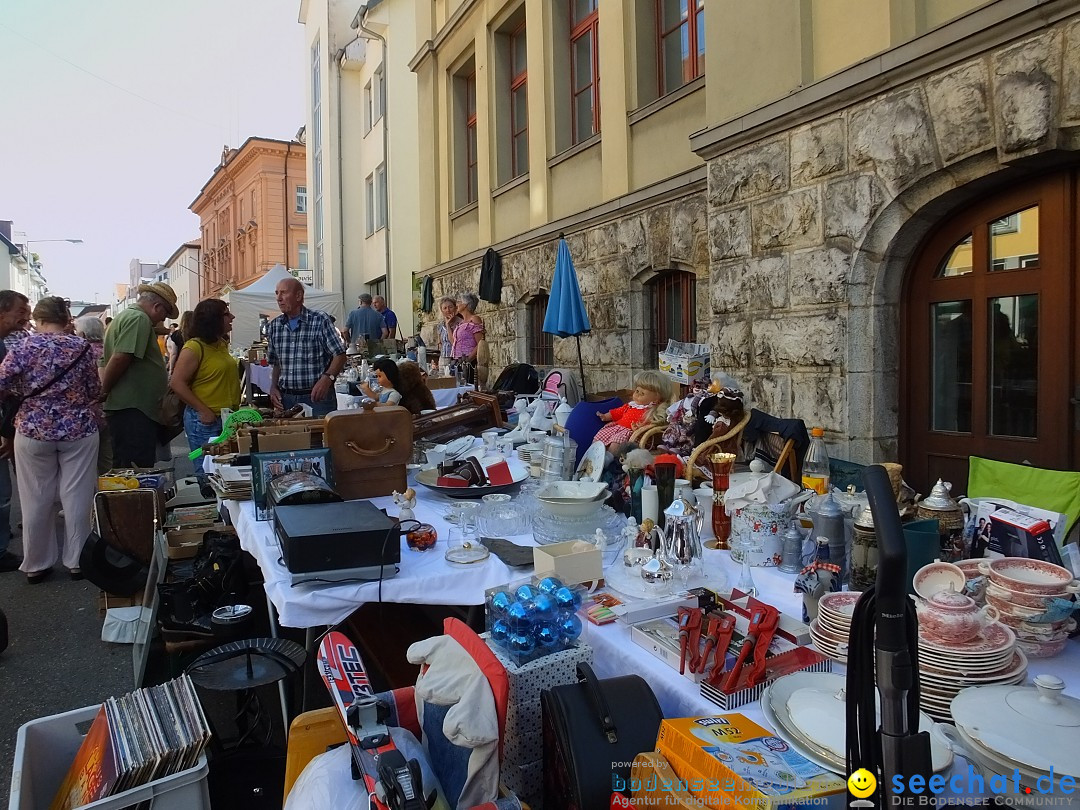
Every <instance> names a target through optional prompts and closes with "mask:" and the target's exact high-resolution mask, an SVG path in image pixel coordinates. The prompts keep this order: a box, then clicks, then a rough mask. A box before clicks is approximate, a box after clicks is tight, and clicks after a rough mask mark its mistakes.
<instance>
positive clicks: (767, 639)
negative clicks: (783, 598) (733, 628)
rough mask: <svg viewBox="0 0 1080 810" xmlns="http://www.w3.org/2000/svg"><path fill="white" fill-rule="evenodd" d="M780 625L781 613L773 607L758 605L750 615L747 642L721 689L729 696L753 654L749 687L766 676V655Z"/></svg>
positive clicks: (748, 679)
mask: <svg viewBox="0 0 1080 810" xmlns="http://www.w3.org/2000/svg"><path fill="white" fill-rule="evenodd" d="M779 623H780V613H779V611H777V609H776V608H774V607H773V606H772V605H766V604H762V603H760V602H759V603H757V604H756V605H754V608H753V612H752V613H751V614H750V626H749V627H748V628H747V629H746V640H745V641H744V642H743V645H742V647H740V648H739V657H738V658H737V659H736V661H735V666H733V667H732V668H731V672H729V673H728V674H727V677H726V678H725V679H724V683H723V684H722V685H721V687H720V688H721V689H722V690H723V691H724V692H727V693H728V694H731V693H732V692H734V691H735V685H736V684H737V683H738V682H739V678H740V676H741V675H742V668H743V666H745V664H746V661H747V659H748V658H749V657H750V655H751V653H753V656H754V658H753V662H752V663H751V664H750V674H749V675H748V676H747V678H746V685H747V686H755V685H757V683H758V681H760V680H761V679H762V678H763V677H764V676H765V655H766V653H767V652H768V651H769V645H770V644H771V643H772V638H773V634H774V633H775V632H776V626H777V625H778V624H779Z"/></svg>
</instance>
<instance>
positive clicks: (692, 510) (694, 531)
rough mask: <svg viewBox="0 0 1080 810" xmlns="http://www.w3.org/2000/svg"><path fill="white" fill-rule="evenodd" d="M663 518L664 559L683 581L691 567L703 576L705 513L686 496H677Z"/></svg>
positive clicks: (687, 577)
mask: <svg viewBox="0 0 1080 810" xmlns="http://www.w3.org/2000/svg"><path fill="white" fill-rule="evenodd" d="M664 518H665V521H664V528H663V530H662V532H663V534H662V538H663V544H664V545H663V555H664V559H665V560H667V562H668V563H669V564H670V565H671V567H672V568H674V569H675V570H676V571H677V572H679V574H680V576H681V577H682V579H683V582H684V584H685V583H686V582H687V581H688V580H689V577H690V572H691V571H692V570H697V572H698V573H699V574H701V575H704V566H703V564H702V557H703V555H702V546H701V525H702V522H703V520H704V512H702V511H700V510H699V509H698V508H697V507H696V506H694V505H693V504H692V503H690V502H689V501H687V500H685V499H683V498H675V500H673V501H672V502H671V504H670V505H669V506H668V507H667V509H665V510H664Z"/></svg>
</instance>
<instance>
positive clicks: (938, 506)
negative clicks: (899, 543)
mask: <svg viewBox="0 0 1080 810" xmlns="http://www.w3.org/2000/svg"><path fill="white" fill-rule="evenodd" d="M951 490H952V484H950V483H949V482H947V481H942V480H941V479H940V478H939V479H938V482H937V483H936V484H934V488H933V489H932V490H930V494H929V495H927V496H926V497H925V498H923V499H922V500H921V501H919V502H918V503H917V504H916V505H915V518H916V519H917V520H936V521H937V522H938V536H939V537H940V539H941V560H942V561H944V562H956V561H957V560H962V559H963V558H964V556H965V554H964V510H963V509H961V508H960V504H958V503H957V502H956V500H955V499H954V498H953V497H952V495H951V494H950V491H951Z"/></svg>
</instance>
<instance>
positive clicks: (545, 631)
mask: <svg viewBox="0 0 1080 810" xmlns="http://www.w3.org/2000/svg"><path fill="white" fill-rule="evenodd" d="M533 637H534V638H535V639H536V643H537V644H539V645H540V646H541V647H547V648H549V649H550V648H551V647H556V646H558V645H559V644H561V643H562V632H561V631H560V630H559V628H558V626H556V625H555V624H554V623H553V622H540V623H539V624H538V625H536V627H535V628H534V629H533Z"/></svg>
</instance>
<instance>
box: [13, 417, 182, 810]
mask: <svg viewBox="0 0 1080 810" xmlns="http://www.w3.org/2000/svg"><path fill="white" fill-rule="evenodd" d="M187 450H188V448H187V443H186V439H185V438H184V436H183V435H181V436H180V437H179V439H178V441H176V442H174V443H173V446H172V452H173V460H174V463H175V464H176V471H177V473H178V474H180V475H185V474H190V471H191V462H189V461H188V460H187ZM16 501H17V498H16ZM19 519H20V517H19V508H18V504H17V502H13V509H12V523H13V524H18V522H19ZM21 541H22V538H21V536H16V537H15V538H14V539H13V540H12V550H13V551H15V552H16V553H20V554H21V553H22V551H21ZM98 593H99V591H98V588H97V587H96V586H94V585H92V584H91V583H90V582H88V581H86V580H82V581H80V582H73V581H72V580H71V579H69V578H68V575H67V572H66V571H64V570H63V569H59V570H57V572H56V574H54V576H53V577H52V578H51V579H49V580H48V581H47V582H44V583H42V584H40V585H35V586H30V585H27V583H26V577H25V576H24V575H22V574H20V573H17V572H15V573H7V574H0V607H3V609H4V612H5V613H7V616H8V623H9V625H10V630H11V644H10V646H9V647H8V649H7V650H6V651H5V652H3V653H0V694H2V695H3V703H4V707H5V711H4V712H2V713H0V807H7V803H8V792H9V790H10V787H11V766H12V762H13V758H14V755H15V735H16V733H17V732H18V730H19V726H21V725H22V724H23V723H25V722H27V721H28V720H33V719H35V718H39V717H46V716H48V715H52V714H57V713H59V712H65V711H68V710H69V709H77V708H80V707H82V706H89V705H90V704H94V703H100V702H102V701H103V700H105V699H106V698H107V697H109V696H110V695H119V694H122V693H124V692H127V691H130V690H131V688H132V686H133V674H132V658H131V647H130V646H128V645H126V644H108V643H106V642H103V641H101V624H102V619H101V617H100V616H99V614H98V605H97V602H98Z"/></svg>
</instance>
